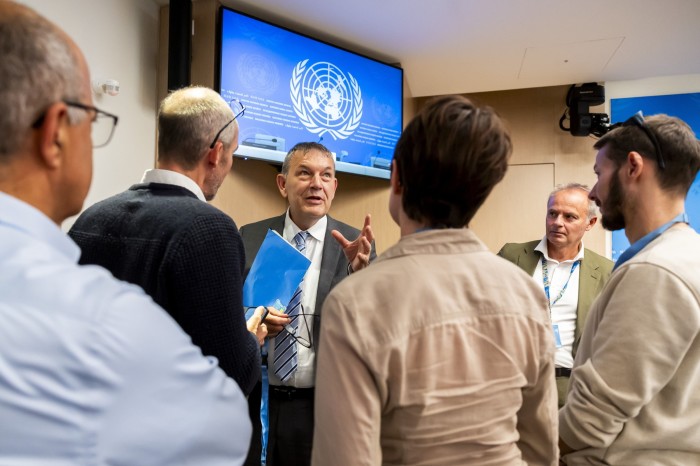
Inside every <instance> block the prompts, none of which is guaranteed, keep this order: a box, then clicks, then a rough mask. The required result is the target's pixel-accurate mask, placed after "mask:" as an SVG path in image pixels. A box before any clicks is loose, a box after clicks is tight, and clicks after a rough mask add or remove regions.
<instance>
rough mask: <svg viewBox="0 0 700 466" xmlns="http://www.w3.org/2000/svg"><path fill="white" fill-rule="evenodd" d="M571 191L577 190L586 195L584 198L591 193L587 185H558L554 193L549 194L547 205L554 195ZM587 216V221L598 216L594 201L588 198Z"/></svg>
mask: <svg viewBox="0 0 700 466" xmlns="http://www.w3.org/2000/svg"><path fill="white" fill-rule="evenodd" d="M573 189H579V190H581V191H583V192H584V193H586V197H588V195H589V194H590V192H591V188H589V187H588V185H585V184H581V183H567V184H559V185H557V186H556V187H555V188H554V191H552V192H551V193H549V197H548V198H547V203H549V200H550V199H552V197H553V196H554V195H555V194H557V193H560V192H562V191H571V190H573ZM587 216H588V220H590V219H592V218H593V217H597V216H598V206H596V205H595V201H593V200H592V199H590V198H588V213H587Z"/></svg>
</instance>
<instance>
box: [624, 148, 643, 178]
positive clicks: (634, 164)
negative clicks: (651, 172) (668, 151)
mask: <svg viewBox="0 0 700 466" xmlns="http://www.w3.org/2000/svg"><path fill="white" fill-rule="evenodd" d="M643 171H644V157H642V154H640V153H639V152H635V151H632V152H630V153H629V154H627V165H626V167H625V174H626V175H627V176H628V177H630V178H639V176H640V175H641V174H642V172H643Z"/></svg>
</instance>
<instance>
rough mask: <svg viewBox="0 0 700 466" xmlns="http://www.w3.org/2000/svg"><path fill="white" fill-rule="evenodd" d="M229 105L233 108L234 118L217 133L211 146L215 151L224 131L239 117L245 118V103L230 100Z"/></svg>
mask: <svg viewBox="0 0 700 466" xmlns="http://www.w3.org/2000/svg"><path fill="white" fill-rule="evenodd" d="M228 105H229V107H231V110H233V118H231V120H230V121H229V122H228V123H226V124H225V125H224V127H223V128H221V129H220V130H219V132H218V133H216V136H214V140H213V141H212V142H211V144H209V149H213V148H214V145H216V141H218V140H219V137H220V136H221V133H223V132H224V130H225V129H226V128H228V127H229V126H230V125H231V123H233V122H234V121H236V118H238V117H239V116H243V114H244V113H245V105H243V103H242V102H241V101H240V100H238V99H232V100H230V101H229V103H228Z"/></svg>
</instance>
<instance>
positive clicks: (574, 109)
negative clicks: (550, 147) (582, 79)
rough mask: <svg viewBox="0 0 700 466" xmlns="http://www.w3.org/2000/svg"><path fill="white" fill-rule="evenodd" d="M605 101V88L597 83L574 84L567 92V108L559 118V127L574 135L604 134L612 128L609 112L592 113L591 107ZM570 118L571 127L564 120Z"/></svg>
mask: <svg viewBox="0 0 700 466" xmlns="http://www.w3.org/2000/svg"><path fill="white" fill-rule="evenodd" d="M603 103H605V88H604V87H603V86H601V85H600V84H597V83H584V84H581V85H580V86H577V85H575V84H574V85H572V86H571V87H570V88H569V92H568V93H567V94H566V106H567V109H566V110H565V111H564V114H563V115H562V116H561V118H560V119H559V127H560V128H561V129H562V130H563V131H568V132H570V133H571V135H572V136H588V135H589V134H593V135H594V136H598V137H600V136H602V135H604V134H605V133H607V132H608V131H609V130H610V117H609V116H608V115H607V113H591V112H590V107H591V106H595V105H600V104H603ZM567 116H568V118H569V127H568V128H566V127H565V126H564V120H566V118H567Z"/></svg>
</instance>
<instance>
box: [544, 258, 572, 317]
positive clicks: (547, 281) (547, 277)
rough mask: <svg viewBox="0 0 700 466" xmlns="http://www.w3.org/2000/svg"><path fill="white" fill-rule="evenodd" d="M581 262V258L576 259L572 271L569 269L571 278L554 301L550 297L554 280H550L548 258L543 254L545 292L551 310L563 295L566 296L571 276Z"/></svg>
mask: <svg viewBox="0 0 700 466" xmlns="http://www.w3.org/2000/svg"><path fill="white" fill-rule="evenodd" d="M579 263H581V260H580V259H579V260H577V261H574V265H572V266H571V271H569V278H567V279H566V283H564V287H563V288H562V289H561V291H560V292H559V294H558V295H557V297H556V298H554V302H551V301H550V298H549V287H550V285H551V284H552V282H550V281H549V271H548V270H547V259H545V258H544V256H542V284H543V285H544V294H546V295H547V303H548V304H549V309H550V310H551V309H552V308H553V307H554V305H555V304H557V302H559V300H560V299H561V297H562V296H564V292H565V291H566V288H567V287H568V286H569V281H570V280H571V276H572V275H573V274H574V271H576V267H578V265H579Z"/></svg>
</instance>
